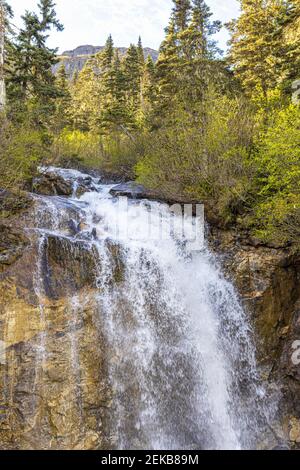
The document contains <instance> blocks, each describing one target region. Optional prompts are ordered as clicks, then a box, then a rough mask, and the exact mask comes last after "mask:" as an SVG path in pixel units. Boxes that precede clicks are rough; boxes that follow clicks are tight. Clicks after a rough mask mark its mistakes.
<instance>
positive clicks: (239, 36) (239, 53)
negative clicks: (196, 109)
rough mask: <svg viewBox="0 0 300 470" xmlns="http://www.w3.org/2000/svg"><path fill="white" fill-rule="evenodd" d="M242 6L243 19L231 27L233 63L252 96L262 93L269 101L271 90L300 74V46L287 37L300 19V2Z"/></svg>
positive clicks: (250, 0) (252, 0)
mask: <svg viewBox="0 0 300 470" xmlns="http://www.w3.org/2000/svg"><path fill="white" fill-rule="evenodd" d="M240 3H241V9H242V13H241V16H240V17H239V19H238V20H237V21H233V22H231V23H230V24H229V29H230V30H231V32H232V39H231V49H230V60H231V63H232V65H233V67H234V71H235V74H236V76H237V77H239V78H240V80H241V83H242V85H243V87H244V89H245V91H246V92H247V93H248V95H250V96H251V97H253V96H254V97H255V96H256V95H257V94H260V93H262V94H263V95H264V97H265V100H267V94H268V91H269V90H272V89H275V88H276V87H277V86H278V85H280V84H283V83H284V81H285V80H287V79H289V78H291V77H294V78H295V77H296V75H297V74H298V73H299V72H300V69H299V42H298V43H293V42H291V41H290V40H288V39H287V37H286V28H287V25H288V24H289V23H290V22H291V21H293V20H295V18H296V16H297V14H298V15H299V5H298V0H288V1H285V0H279V1H278V0H266V1H264V2H262V1H261V0H240ZM297 12H298V13H297ZM297 78H298V77H297Z"/></svg>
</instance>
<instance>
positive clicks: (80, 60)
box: [54, 45, 158, 77]
mask: <svg viewBox="0 0 300 470" xmlns="http://www.w3.org/2000/svg"><path fill="white" fill-rule="evenodd" d="M103 49H104V46H91V45H85V46H79V47H77V48H76V49H74V50H71V51H65V52H63V53H62V54H61V55H60V56H59V58H60V62H59V63H58V64H57V65H56V66H55V67H54V72H56V71H57V70H58V68H59V66H60V64H61V62H63V63H64V64H65V67H66V72H67V74H68V76H69V77H72V76H73V75H74V73H76V72H80V71H81V70H82V69H83V67H84V65H85V63H86V62H87V60H88V59H89V58H90V57H91V56H92V55H94V54H97V53H98V52H100V51H102V50H103ZM117 49H118V51H119V53H120V56H121V57H122V56H124V55H125V54H126V52H127V48H126V47H119V48H117ZM144 54H145V58H146V57H148V56H149V55H150V56H151V57H152V59H153V60H154V62H156V61H157V58H158V52H157V51H155V50H154V49H151V48H150V47H145V48H144Z"/></svg>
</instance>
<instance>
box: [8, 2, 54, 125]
mask: <svg viewBox="0 0 300 470" xmlns="http://www.w3.org/2000/svg"><path fill="white" fill-rule="evenodd" d="M54 7H55V4H54V2H53V1H52V0H40V3H39V5H38V8H39V14H37V13H32V12H29V11H26V13H25V15H24V16H23V17H22V19H23V22H24V26H23V28H22V29H21V30H20V32H19V34H18V36H17V37H16V39H15V40H14V41H13V42H12V43H11V46H10V48H9V50H8V52H9V58H8V63H9V65H10V66H9V69H8V70H7V91H8V98H9V109H10V116H11V117H12V118H13V119H15V120H18V121H19V122H25V121H26V122H28V120H29V118H30V120H31V122H32V125H33V126H38V127H45V126H46V125H47V124H48V123H49V119H50V118H51V115H52V114H53V113H54V110H55V104H54V101H55V98H57V97H58V96H59V91H58V89H57V87H56V85H55V77H54V75H53V73H52V67H53V65H55V64H56V63H57V55H56V54H57V50H55V49H50V48H49V47H47V44H46V42H47V39H48V31H49V30H51V28H55V29H57V30H58V31H62V29H63V26H62V25H61V24H60V23H59V21H58V20H57V18H56V13H55V8H54Z"/></svg>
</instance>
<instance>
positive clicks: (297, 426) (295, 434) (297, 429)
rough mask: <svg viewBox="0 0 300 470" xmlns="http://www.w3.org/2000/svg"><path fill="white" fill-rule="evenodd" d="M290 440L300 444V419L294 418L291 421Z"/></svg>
mask: <svg viewBox="0 0 300 470" xmlns="http://www.w3.org/2000/svg"><path fill="white" fill-rule="evenodd" d="M290 440H291V441H292V442H295V443H297V444H300V419H297V418H292V419H291V420H290Z"/></svg>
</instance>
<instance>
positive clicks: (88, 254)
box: [43, 235, 97, 298]
mask: <svg viewBox="0 0 300 470" xmlns="http://www.w3.org/2000/svg"><path fill="white" fill-rule="evenodd" d="M96 262H97V253H96V252H95V249H94V248H93V247H91V246H90V245H89V244H86V243H84V242H83V241H73V240H70V239H68V238H62V237H57V236H54V235H53V236H48V238H47V241H46V247H45V257H44V263H43V268H44V274H45V276H44V278H45V279H46V283H45V291H46V293H47V295H48V296H49V297H50V298H59V297H63V296H65V295H67V294H70V293H76V292H77V291H79V290H80V289H82V288H83V287H85V286H90V287H93V286H95V283H96V272H97V266H96Z"/></svg>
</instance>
